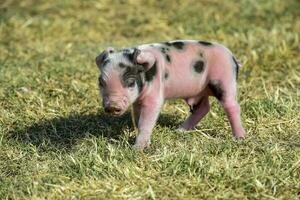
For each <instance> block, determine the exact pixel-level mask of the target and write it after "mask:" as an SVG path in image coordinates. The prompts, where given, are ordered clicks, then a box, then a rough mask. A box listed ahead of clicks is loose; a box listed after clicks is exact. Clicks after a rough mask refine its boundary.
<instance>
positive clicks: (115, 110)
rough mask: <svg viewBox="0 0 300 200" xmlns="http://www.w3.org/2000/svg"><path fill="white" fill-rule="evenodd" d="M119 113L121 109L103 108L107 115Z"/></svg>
mask: <svg viewBox="0 0 300 200" xmlns="http://www.w3.org/2000/svg"><path fill="white" fill-rule="evenodd" d="M121 111H122V109H120V108H116V107H105V108H104V112H107V113H119V112H121Z"/></svg>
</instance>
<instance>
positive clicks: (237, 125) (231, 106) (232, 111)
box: [221, 99, 245, 138]
mask: <svg viewBox="0 0 300 200" xmlns="http://www.w3.org/2000/svg"><path fill="white" fill-rule="evenodd" d="M221 103H222V106H223V108H224V110H225V113H226V115H227V117H228V119H229V122H230V125H231V128H232V133H233V136H234V137H235V138H243V137H245V130H244V128H243V126H242V122H241V115H240V106H239V104H238V102H237V101H236V100H235V99H226V100H225V101H224V102H221Z"/></svg>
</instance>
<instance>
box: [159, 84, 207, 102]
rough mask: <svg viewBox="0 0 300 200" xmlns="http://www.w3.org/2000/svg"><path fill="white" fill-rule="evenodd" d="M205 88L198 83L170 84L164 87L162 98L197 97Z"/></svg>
mask: <svg viewBox="0 0 300 200" xmlns="http://www.w3.org/2000/svg"><path fill="white" fill-rule="evenodd" d="M204 88H205V86H204V85H203V84H200V83H199V82H195V83H193V82H191V83H182V82H181V83H180V82H178V83H170V84H166V85H165V87H164V96H165V98H166V99H174V98H189V97H194V96H197V95H199V94H200V93H201V92H202V91H203V90H204Z"/></svg>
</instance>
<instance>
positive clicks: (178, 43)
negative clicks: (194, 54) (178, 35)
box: [165, 41, 185, 49]
mask: <svg viewBox="0 0 300 200" xmlns="http://www.w3.org/2000/svg"><path fill="white" fill-rule="evenodd" d="M165 45H167V46H173V47H175V48H176V49H183V47H184V45H185V44H184V42H181V41H176V42H165Z"/></svg>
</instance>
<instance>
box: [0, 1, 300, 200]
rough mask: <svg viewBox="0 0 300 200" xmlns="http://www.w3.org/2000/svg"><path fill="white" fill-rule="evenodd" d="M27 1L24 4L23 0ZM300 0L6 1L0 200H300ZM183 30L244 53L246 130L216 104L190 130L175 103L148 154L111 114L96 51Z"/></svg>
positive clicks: (0, 59)
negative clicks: (239, 136) (236, 133)
mask: <svg viewBox="0 0 300 200" xmlns="http://www.w3.org/2000/svg"><path fill="white" fill-rule="evenodd" d="M20 2H21V3H20ZM299 10H300V2H299V1H298V0H285V1H281V0H259V1H251V0H242V1H234V0H230V1H226V3H225V1H218V0H201V1H200V0H187V1H179V0H174V1H173V0H165V1H155V0H143V1H137V0H136V1H135V0H129V1H123V0H119V1H111V0H104V1H92V0H87V1H68V0H62V1H60V0H57V1H55V0H49V1H34V0H24V1H16V0H2V1H1V4H0V199H46V198H47V199H119V198H122V199H299V198H300V131H299V130H300V106H299V104H300V56H299V53H300V41H299V40H300V12H299ZM174 39H201V40H208V41H217V42H220V43H223V44H225V45H226V46H228V47H229V48H230V49H231V50H232V51H233V52H234V53H235V55H236V57H237V58H239V60H240V61H241V62H242V63H243V68H242V69H241V72H240V76H239V81H238V82H239V102H240V104H241V108H242V119H243V124H244V126H245V128H246V129H247V138H246V139H244V140H240V141H234V140H233V138H232V137H231V130H230V126H229V123H228V121H227V119H226V117H225V115H224V112H223V110H222V109H221V108H220V106H219V104H218V102H217V101H215V100H214V99H212V112H211V113H210V114H209V115H208V116H206V117H205V119H204V120H203V121H201V122H200V123H199V124H198V126H197V129H198V131H193V132H191V133H178V132H176V131H175V129H176V128H177V127H178V126H179V124H180V123H181V122H182V121H183V120H184V119H185V116H186V114H187V113H188V107H187V106H186V105H185V104H184V103H183V101H180V100H178V101H170V102H167V103H166V105H165V106H164V109H163V111H162V114H161V117H160V119H159V121H158V123H157V125H156V127H155V129H154V132H153V135H152V145H151V148H150V149H147V150H146V151H144V152H137V151H135V150H134V149H132V144H133V142H134V138H135V135H136V133H135V132H134V130H133V128H132V123H131V119H130V114H129V113H127V114H125V116H122V117H117V118H112V117H109V116H106V115H104V113H103V109H102V107H101V99H100V97H99V92H98V88H97V76H98V69H97V67H96V66H95V64H94V58H95V57H96V55H97V54H98V53H99V52H101V51H102V50H103V49H104V48H105V47H107V46H114V47H116V48H122V47H125V46H134V45H136V44H141V43H149V42H157V41H167V40H174Z"/></svg>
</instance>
